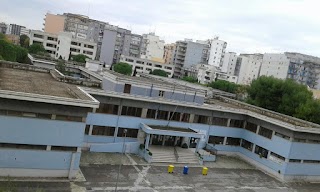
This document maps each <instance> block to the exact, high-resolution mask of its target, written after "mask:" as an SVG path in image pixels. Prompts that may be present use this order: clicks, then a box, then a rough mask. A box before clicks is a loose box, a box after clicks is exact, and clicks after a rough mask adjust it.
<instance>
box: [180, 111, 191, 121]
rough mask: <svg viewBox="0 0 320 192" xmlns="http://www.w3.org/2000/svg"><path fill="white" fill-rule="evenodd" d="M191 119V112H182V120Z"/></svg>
mask: <svg viewBox="0 0 320 192" xmlns="http://www.w3.org/2000/svg"><path fill="white" fill-rule="evenodd" d="M189 119H190V114H188V113H183V114H182V118H181V121H182V122H189Z"/></svg>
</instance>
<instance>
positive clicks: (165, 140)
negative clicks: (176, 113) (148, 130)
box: [150, 135, 183, 147]
mask: <svg viewBox="0 0 320 192" xmlns="http://www.w3.org/2000/svg"><path fill="white" fill-rule="evenodd" d="M182 139H183V137H178V136H169V135H151V139H150V144H151V145H162V146H172V147H173V146H181V145H182Z"/></svg>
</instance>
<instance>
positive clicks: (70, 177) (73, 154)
mask: <svg viewBox="0 0 320 192" xmlns="http://www.w3.org/2000/svg"><path fill="white" fill-rule="evenodd" d="M75 157H76V153H72V156H71V161H70V168H69V175H68V178H69V179H72V172H73V166H74V160H75Z"/></svg>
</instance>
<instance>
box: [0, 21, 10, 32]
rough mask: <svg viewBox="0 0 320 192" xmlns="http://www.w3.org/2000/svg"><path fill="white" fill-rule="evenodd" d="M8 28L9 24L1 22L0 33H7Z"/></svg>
mask: <svg viewBox="0 0 320 192" xmlns="http://www.w3.org/2000/svg"><path fill="white" fill-rule="evenodd" d="M7 28H8V26H7V24H6V23H3V22H2V23H0V33H2V34H6V33H7Z"/></svg>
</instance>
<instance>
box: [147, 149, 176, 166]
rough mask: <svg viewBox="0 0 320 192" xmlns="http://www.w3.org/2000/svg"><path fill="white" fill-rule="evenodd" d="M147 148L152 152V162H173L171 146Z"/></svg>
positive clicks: (174, 159)
mask: <svg viewBox="0 0 320 192" xmlns="http://www.w3.org/2000/svg"><path fill="white" fill-rule="evenodd" d="M149 150H150V151H151V153H152V163H174V162H176V158H175V156H174V150H173V147H165V146H154V145H153V146H150V147H149Z"/></svg>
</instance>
